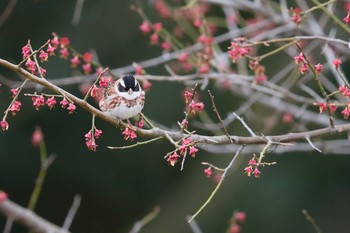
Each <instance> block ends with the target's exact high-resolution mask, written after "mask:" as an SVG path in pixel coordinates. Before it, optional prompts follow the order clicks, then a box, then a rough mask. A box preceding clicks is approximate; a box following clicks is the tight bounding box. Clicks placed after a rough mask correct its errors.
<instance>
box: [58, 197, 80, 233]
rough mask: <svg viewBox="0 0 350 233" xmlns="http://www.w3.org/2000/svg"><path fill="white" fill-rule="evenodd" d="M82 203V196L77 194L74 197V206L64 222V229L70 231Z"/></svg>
mask: <svg viewBox="0 0 350 233" xmlns="http://www.w3.org/2000/svg"><path fill="white" fill-rule="evenodd" d="M80 202H81V195H79V194H76V195H75V196H74V200H73V204H72V206H71V207H70V209H69V211H68V214H67V217H66V219H65V220H64V223H63V227H62V229H65V230H69V228H70V226H71V225H72V222H73V220H74V217H75V214H76V213H77V211H78V209H79V207H80Z"/></svg>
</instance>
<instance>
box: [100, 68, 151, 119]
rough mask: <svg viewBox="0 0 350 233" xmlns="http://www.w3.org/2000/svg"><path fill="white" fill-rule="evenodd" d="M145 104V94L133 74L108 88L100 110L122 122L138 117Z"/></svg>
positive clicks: (127, 75) (125, 76)
mask: <svg viewBox="0 0 350 233" xmlns="http://www.w3.org/2000/svg"><path fill="white" fill-rule="evenodd" d="M144 104H145V92H144V91H143V90H142V89H141V86H140V84H139V82H138V81H137V80H136V79H135V77H134V76H133V75H132V74H126V75H124V76H123V77H122V78H120V79H118V80H117V81H115V83H114V84H113V85H111V86H109V87H108V88H106V90H105V92H104V95H103V97H102V99H101V100H100V103H99V105H100V109H101V110H102V111H103V112H105V113H107V114H108V115H110V116H112V117H116V118H119V119H121V120H124V119H128V118H131V117H133V116H136V115H137V114H139V113H140V112H141V110H142V109H143V106H144Z"/></svg>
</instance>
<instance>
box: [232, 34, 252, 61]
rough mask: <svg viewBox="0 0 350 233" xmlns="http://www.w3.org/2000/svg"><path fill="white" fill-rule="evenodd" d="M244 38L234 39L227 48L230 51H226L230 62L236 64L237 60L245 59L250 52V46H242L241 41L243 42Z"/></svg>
mask: <svg viewBox="0 0 350 233" xmlns="http://www.w3.org/2000/svg"><path fill="white" fill-rule="evenodd" d="M244 40H245V38H236V39H235V41H234V42H231V46H230V47H228V48H229V49H230V50H229V51H228V53H229V55H230V57H231V59H232V62H233V63H236V61H237V60H238V59H239V58H242V57H245V56H246V55H247V54H248V53H249V52H250V51H251V47H250V46H243V45H242V43H241V42H242V41H244Z"/></svg>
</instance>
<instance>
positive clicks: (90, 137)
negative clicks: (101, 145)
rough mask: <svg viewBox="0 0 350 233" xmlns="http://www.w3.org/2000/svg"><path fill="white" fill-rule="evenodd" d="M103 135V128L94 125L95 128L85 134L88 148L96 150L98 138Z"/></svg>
mask: <svg viewBox="0 0 350 233" xmlns="http://www.w3.org/2000/svg"><path fill="white" fill-rule="evenodd" d="M101 135H102V130H100V129H97V128H96V127H94V129H93V130H90V131H89V132H88V133H86V134H85V141H86V142H85V144H86V146H87V148H88V149H89V150H91V151H96V149H97V147H98V145H97V144H96V139H98V138H99V137H100V136H101Z"/></svg>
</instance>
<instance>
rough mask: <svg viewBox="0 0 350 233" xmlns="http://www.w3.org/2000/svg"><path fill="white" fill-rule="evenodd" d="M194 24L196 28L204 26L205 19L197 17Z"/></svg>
mask: <svg viewBox="0 0 350 233" xmlns="http://www.w3.org/2000/svg"><path fill="white" fill-rule="evenodd" d="M193 25H194V26H195V27H196V28H200V27H202V26H203V21H202V19H200V18H197V19H196V20H195V21H194V22H193Z"/></svg>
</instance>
